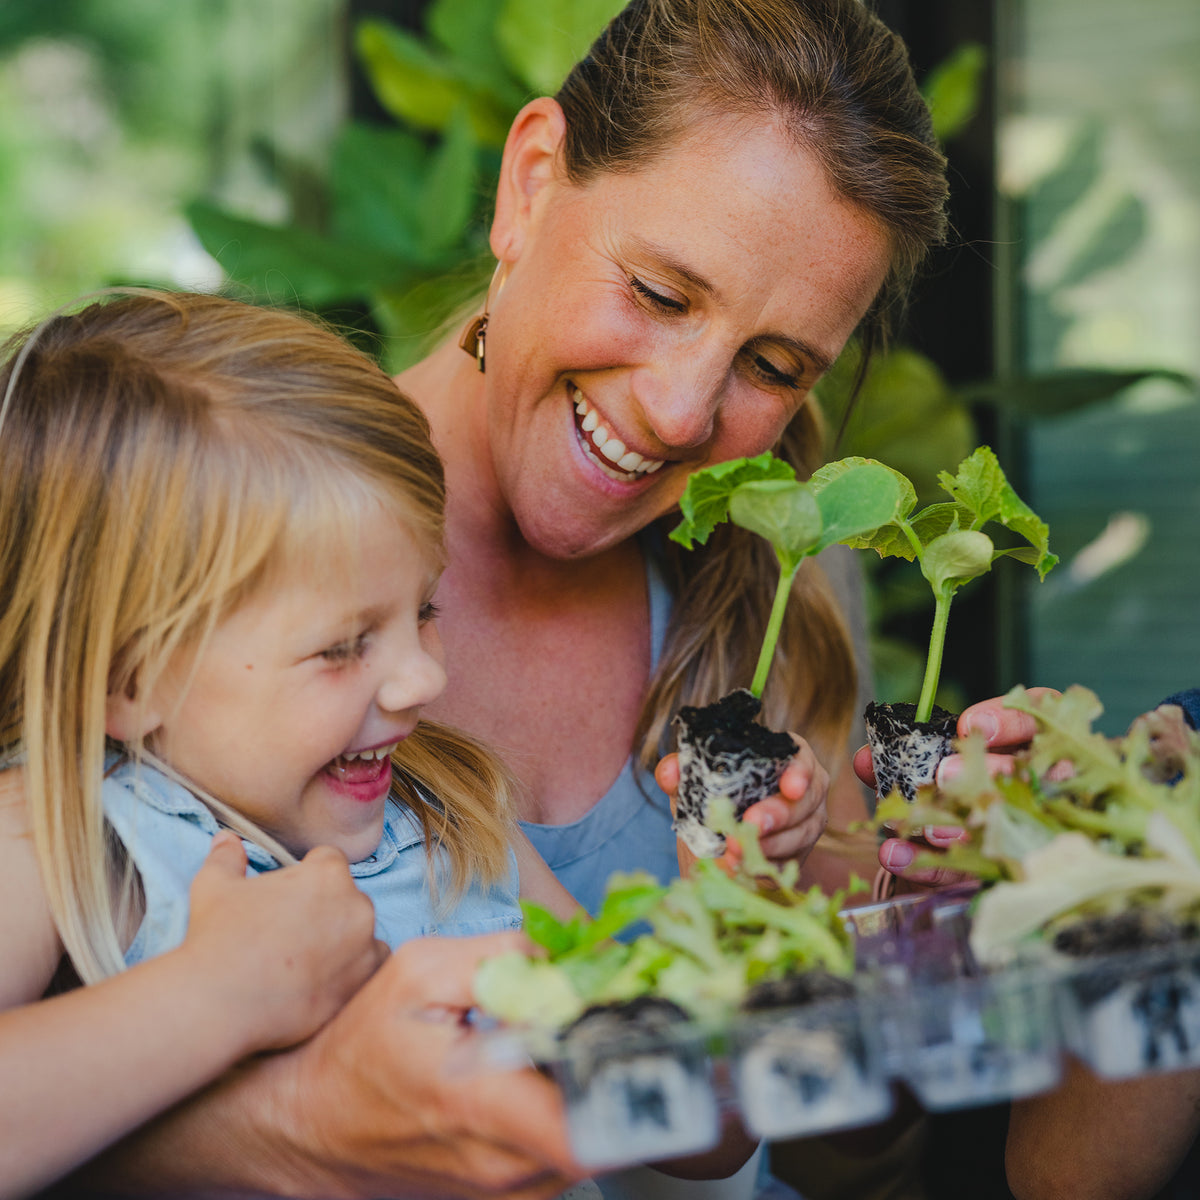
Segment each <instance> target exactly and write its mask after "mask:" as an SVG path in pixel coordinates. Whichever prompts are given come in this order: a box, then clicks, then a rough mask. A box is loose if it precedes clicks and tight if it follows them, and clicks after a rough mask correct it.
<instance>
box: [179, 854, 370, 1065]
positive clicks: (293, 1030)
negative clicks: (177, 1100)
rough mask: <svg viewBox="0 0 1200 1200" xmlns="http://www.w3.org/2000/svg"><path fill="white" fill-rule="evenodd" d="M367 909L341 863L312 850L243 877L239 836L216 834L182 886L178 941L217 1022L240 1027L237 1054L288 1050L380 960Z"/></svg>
mask: <svg viewBox="0 0 1200 1200" xmlns="http://www.w3.org/2000/svg"><path fill="white" fill-rule="evenodd" d="M374 930H375V909H374V906H373V905H372V904H371V901H370V900H369V899H368V898H367V897H366V896H365V895H364V894H363V893H362V892H361V891H359V889H358V888H357V887H356V886H355V883H354V879H353V877H352V876H351V874H350V868H349V865H348V863H347V862H346V856H345V855H344V854H343V853H342V852H341V851H340V850H335V849H334V848H333V847H331V846H318V847H317V848H316V849H314V850H311V851H309V853H308V854H307V855H305V857H304V860H303V861H302V862H299V863H296V864H295V865H294V866H290V867H282V868H280V869H279V870H278V871H268V872H266V873H265V874H263V875H256V876H252V877H251V878H247V877H246V852H245V850H244V848H243V847H242V843H241V841H240V839H239V838H237V837H236V836H235V835H234V834H232V833H229V832H228V831H223V832H221V833H219V834H217V836H216V837H215V838H214V839H213V845H212V849H211V850H210V851H209V855H208V858H207V859H206V860H205V862H204V865H203V866H202V867H201V868H200V870H199V872H198V873H197V875H196V877H195V879H194V880H193V881H192V887H191V912H190V917H189V921H188V932H187V937H186V938H185V939H184V941H183V944H182V945H181V946H180V948H179V950H178V951H177V953H178V954H180V955H181V956H184V957H186V958H187V959H188V960H190V961H191V962H193V963H195V964H197V968H198V970H197V975H198V978H199V979H200V980H201V981H202V986H204V987H206V988H208V989H209V990H211V991H213V992H214V993H215V1000H216V1002H217V1006H218V1007H219V1008H220V1011H221V1013H222V1014H223V1018H222V1019H223V1020H224V1021H226V1022H229V1023H234V1024H238V1025H242V1024H244V1025H245V1029H244V1031H242V1037H243V1038H244V1053H247V1054H249V1053H253V1052H256V1051H259V1050H276V1049H281V1048H282V1047H284V1046H291V1045H294V1044H295V1043H296V1042H300V1041H303V1040H304V1039H305V1038H306V1037H309V1036H310V1035H311V1034H313V1033H315V1032H316V1031H317V1030H318V1029H319V1028H320V1027H321V1026H322V1025H324V1024H325V1022H326V1021H328V1020H329V1018H330V1017H332V1016H333V1014H334V1013H335V1012H337V1011H338V1009H340V1008H341V1007H342V1005H344V1004H345V1003H346V1001H347V1000H349V999H350V997H351V996H353V995H354V993H355V992H357V991H358V989H359V988H360V987H362V985H363V984H364V983H366V981H367V980H368V979H369V978H370V977H371V976H372V975H373V974H374V972H375V970H376V969H377V968H378V966H379V965H380V963H382V962H383V960H384V959H385V958H386V957H387V953H388V950H387V946H385V945H384V944H383V943H382V942H378V941H376V940H375V932H374Z"/></svg>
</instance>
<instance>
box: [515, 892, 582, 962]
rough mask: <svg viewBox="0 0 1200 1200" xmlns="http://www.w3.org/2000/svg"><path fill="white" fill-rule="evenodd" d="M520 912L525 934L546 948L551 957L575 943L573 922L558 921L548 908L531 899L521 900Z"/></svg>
mask: <svg viewBox="0 0 1200 1200" xmlns="http://www.w3.org/2000/svg"><path fill="white" fill-rule="evenodd" d="M521 912H522V913H523V914H524V918H525V919H524V922H523V924H522V928H523V929H524V931H525V934H526V936H528V938H529V940H530V941H532V942H536V943H537V944H538V945H539V946H542V947H544V948H545V949H546V950H548V951H549V953H550V956H551V957H552V958H553V957H554V956H555V955H556V954H562V953H563V952H564V951H567V950H570V949H571V948H572V947H573V946H574V945H575V944H576V942H577V940H578V937H579V930H578V927H577V926H576V925H575V924H574V922H567V921H560V920H559V919H558V918H557V917H556V916H555V915H554V914H553V913H552V912H550V910H549V909H546V908H543V907H542V906H541V905H540V904H534V903H533V901H532V900H522V901H521Z"/></svg>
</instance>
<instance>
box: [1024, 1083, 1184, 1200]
mask: <svg viewBox="0 0 1200 1200" xmlns="http://www.w3.org/2000/svg"><path fill="white" fill-rule="evenodd" d="M1198 1129H1200V1072H1198V1071H1178V1072H1171V1073H1169V1074H1163V1075H1145V1076H1142V1077H1141V1078H1138V1079H1127V1080H1112V1079H1098V1078H1097V1077H1096V1076H1095V1075H1093V1074H1092V1073H1091V1072H1090V1071H1089V1070H1088V1069H1087V1068H1086V1067H1084V1066H1081V1065H1080V1064H1079V1063H1077V1062H1076V1061H1075V1060H1074V1059H1070V1060H1068V1063H1067V1074H1066V1077H1065V1079H1064V1080H1063V1083H1062V1086H1061V1087H1059V1088H1058V1089H1057V1090H1056V1091H1053V1092H1048V1093H1046V1094H1045V1095H1043V1096H1035V1097H1034V1098H1033V1099H1030V1100H1018V1101H1014V1103H1013V1106H1012V1113H1011V1116H1010V1117H1009V1124H1008V1142H1007V1145H1006V1146H1005V1154H1004V1159H1005V1168H1006V1170H1007V1173H1008V1186H1009V1187H1010V1188H1011V1189H1012V1192H1013V1195H1014V1196H1016V1197H1017V1200H1057V1198H1058V1197H1060V1196H1080V1197H1087V1200H1147V1198H1148V1197H1150V1196H1153V1195H1155V1194H1156V1193H1157V1192H1158V1191H1159V1189H1160V1188H1162V1187H1163V1185H1164V1184H1165V1183H1166V1182H1167V1180H1168V1179H1170V1177H1171V1175H1172V1174H1173V1173H1174V1171H1175V1168H1176V1167H1177V1166H1178V1165H1179V1162H1180V1160H1181V1159H1182V1158H1183V1156H1184V1155H1185V1154H1186V1153H1187V1150H1188V1147H1189V1146H1190V1145H1191V1144H1192V1141H1193V1140H1194V1138H1195V1136H1196V1133H1197V1130H1198Z"/></svg>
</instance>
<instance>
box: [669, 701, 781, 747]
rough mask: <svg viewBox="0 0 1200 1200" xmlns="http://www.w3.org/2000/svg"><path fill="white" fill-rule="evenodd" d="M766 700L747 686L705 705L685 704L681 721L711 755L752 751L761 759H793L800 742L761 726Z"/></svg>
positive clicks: (686, 729) (691, 736)
mask: <svg viewBox="0 0 1200 1200" xmlns="http://www.w3.org/2000/svg"><path fill="white" fill-rule="evenodd" d="M761 708H762V703H761V701H759V700H758V699H757V697H755V696H754V695H753V693H751V692H750V691H748V690H747V689H746V688H739V689H738V690H737V691H735V692H730V693H729V695H727V696H722V697H721V699H720V700H716V701H714V702H713V703H712V704H706V705H704V706H703V707H701V708H695V707H692V706H691V705H684V707H683V708H681V709H680V710H679V718H678V719H679V723H680V725H681V726H682V727H683V730H684V733H683V734H682V735H681V736H686V737H688V738H689V739H690V740H691V741H692V742H694V743H695V744H697V745H705V746H706V747H707V749H708V751H709V753H711V754H741V753H743V752H747V751H748V752H749V753H750V754H753V755H755V756H757V757H759V758H772V759H774V758H791V756H792V755H793V754H795V753H796V743H795V742H794V741H793V740H792V739H791V737H790V736H789V735H788V734H786V733H777V732H776V731H775V730H774V729H768V728H767V727H766V726H765V725H760V724H759V723H758V722H757V721H756V720H755V719H754V718H755V717H757V716H758V714H759V711H760V710H761Z"/></svg>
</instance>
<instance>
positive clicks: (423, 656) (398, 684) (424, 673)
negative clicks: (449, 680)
mask: <svg viewBox="0 0 1200 1200" xmlns="http://www.w3.org/2000/svg"><path fill="white" fill-rule="evenodd" d="M445 690H446V669H445V667H444V666H443V665H442V661H441V656H440V655H438V654H435V653H431V652H430V650H429V649H428V648H426V647H425V646H420V647H418V648H417V649H415V650H414V651H413V652H411V653H409V654H405V655H401V656H397V658H396V659H395V660H393V662H392V664H391V666H390V669H389V670H388V671H387V673H386V674H385V676H384V678H383V679H382V680H381V681H380V684H379V690H378V691H377V693H376V696H375V699H376V703H377V704H378V705H379V707H380V708H381V709H383V710H384V711H385V712H403V711H404V710H405V709H409V708H418V707H420V706H421V705H423V704H431V703H433V701H434V700H436V699H437V698H438V697H439V696H440V695H441V694H442V692H444V691H445Z"/></svg>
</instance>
